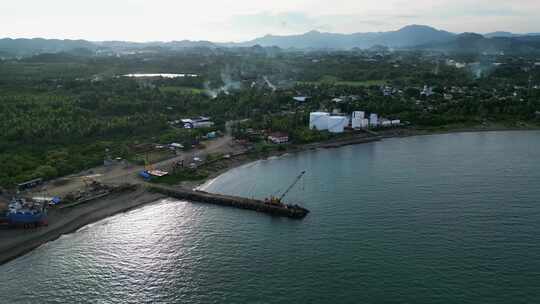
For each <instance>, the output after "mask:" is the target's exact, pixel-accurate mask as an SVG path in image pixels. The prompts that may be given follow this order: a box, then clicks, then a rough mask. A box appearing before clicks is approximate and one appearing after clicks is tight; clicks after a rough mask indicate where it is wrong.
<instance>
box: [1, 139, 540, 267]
mask: <svg viewBox="0 0 540 304" xmlns="http://www.w3.org/2000/svg"><path fill="white" fill-rule="evenodd" d="M539 130H540V129H504V128H486V129H473V128H469V129H456V130H448V131H444V130H443V131H429V130H418V129H394V130H387V132H381V133H380V134H379V135H377V136H375V135H371V136H365V135H366V134H362V133H359V134H355V135H353V136H351V137H347V138H338V139H333V140H329V141H324V142H317V143H310V144H304V145H298V146H289V147H287V149H285V150H283V151H278V150H275V151H271V152H268V153H264V154H252V153H244V154H239V155H237V156H234V157H233V158H231V159H223V160H222V161H219V162H216V163H214V164H210V165H208V166H212V165H218V167H217V168H216V167H210V169H214V170H213V172H211V173H210V174H209V176H208V177H207V178H205V179H204V180H200V181H190V182H182V183H180V184H179V185H177V186H175V187H182V188H190V189H204V188H205V187H207V186H208V185H210V184H211V183H212V182H213V181H214V180H216V179H217V178H219V177H220V176H221V175H223V174H226V173H227V172H229V171H231V170H233V169H236V168H239V167H241V166H244V165H247V164H251V163H255V162H258V161H262V160H265V159H269V158H271V157H280V156H283V155H285V154H293V153H301V152H305V151H310V150H318V149H335V148H340V147H344V146H349V145H359V144H365V143H372V142H377V141H381V140H383V139H389V138H404V137H414V136H426V135H443V134H458V133H476V132H478V133H481V132H507V131H539ZM392 131H393V132H392ZM360 135H364V136H360ZM165 198H167V197H166V196H165V195H161V194H156V193H151V192H149V191H148V190H147V189H146V187H145V186H144V185H143V184H141V185H138V188H137V189H136V190H134V191H132V192H127V193H118V194H112V195H110V196H107V197H104V198H101V199H98V200H96V201H94V202H92V203H91V204H85V205H83V206H80V207H75V208H68V209H70V210H67V211H64V212H62V211H61V210H53V212H51V214H50V216H49V218H50V219H51V222H52V223H51V224H50V225H49V226H47V227H41V228H37V230H28V229H17V230H11V229H0V244H2V245H0V265H3V264H6V263H8V262H9V261H12V260H14V259H16V258H18V257H20V256H23V255H25V254H27V253H29V252H30V251H32V250H34V249H36V248H38V247H39V246H41V245H43V244H45V243H48V242H50V241H54V240H56V239H58V238H59V237H60V236H62V235H65V234H70V233H74V232H76V231H77V230H79V229H81V228H82V227H84V226H87V225H89V224H92V223H95V222H98V221H100V220H103V219H106V218H109V217H111V216H114V215H117V214H121V213H125V212H129V211H131V210H134V209H138V208H140V207H142V206H144V205H147V204H150V203H153V202H156V201H158V200H160V199H165Z"/></svg>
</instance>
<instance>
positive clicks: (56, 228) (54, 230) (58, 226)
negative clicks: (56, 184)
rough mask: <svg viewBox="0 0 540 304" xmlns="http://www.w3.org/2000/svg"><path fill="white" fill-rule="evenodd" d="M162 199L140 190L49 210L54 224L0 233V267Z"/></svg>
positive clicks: (154, 194) (158, 195)
mask: <svg viewBox="0 0 540 304" xmlns="http://www.w3.org/2000/svg"><path fill="white" fill-rule="evenodd" d="M164 198H166V196H164V195H161V194H156V193H150V192H148V191H147V190H146V189H145V188H144V187H139V188H138V189H137V190H134V191H132V192H128V193H118V194H113V195H110V196H108V197H104V198H101V199H98V200H96V201H94V202H92V203H91V204H87V205H85V206H81V207H79V208H72V210H68V211H63V210H58V209H55V210H51V212H50V213H51V214H50V215H49V218H50V219H52V220H53V221H54V222H52V223H51V224H49V225H48V226H46V227H40V228H37V229H36V230H31V229H16V230H15V229H2V230H4V231H2V230H0V232H1V235H0V241H2V245H0V265H3V264H6V263H8V262H10V261H12V260H15V259H16V258H18V257H21V256H23V255H25V254H27V253H29V252H31V251H33V250H34V249H36V248H38V247H39V246H41V245H43V244H45V243H48V242H51V241H54V240H56V239H58V238H59V237H61V236H62V235H65V234H70V233H74V232H76V231H77V230H79V229H81V228H83V227H85V226H87V225H89V224H92V223H95V222H98V221H100V220H103V219H106V218H109V217H111V216H114V215H117V214H121V213H125V212H129V211H131V210H134V209H137V208H139V207H142V206H144V205H147V204H150V203H153V202H156V201H158V200H160V199H164Z"/></svg>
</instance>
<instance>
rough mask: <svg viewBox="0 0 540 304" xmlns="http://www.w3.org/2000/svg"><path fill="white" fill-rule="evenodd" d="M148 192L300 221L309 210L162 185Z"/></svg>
mask: <svg viewBox="0 0 540 304" xmlns="http://www.w3.org/2000/svg"><path fill="white" fill-rule="evenodd" d="M148 190H149V191H152V192H157V193H161V194H164V195H167V196H169V197H172V198H177V199H182V200H189V201H194V202H200V203H208V204H214V205H220V206H228V207H235V208H240V209H247V210H253V211H257V212H263V213H268V214H270V215H275V216H283V217H289V218H293V219H302V218H304V217H305V216H306V215H307V214H308V213H309V210H307V209H305V208H302V207H300V206H298V205H285V204H283V205H273V204H269V203H267V202H264V201H261V200H255V199H249V198H243V197H237V196H229V195H222V194H214V193H208V192H204V191H193V190H187V189H178V188H173V187H167V186H162V185H149V186H148Z"/></svg>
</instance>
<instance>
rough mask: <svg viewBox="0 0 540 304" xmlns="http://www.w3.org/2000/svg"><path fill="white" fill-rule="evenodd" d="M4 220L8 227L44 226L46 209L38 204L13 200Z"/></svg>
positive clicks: (43, 205) (23, 200) (41, 204)
mask: <svg viewBox="0 0 540 304" xmlns="http://www.w3.org/2000/svg"><path fill="white" fill-rule="evenodd" d="M6 220H7V222H8V224H10V225H14V226H17V225H36V226H37V225H46V224H47V208H46V205H45V204H43V203H39V202H34V201H28V200H25V199H13V200H12V202H11V203H10V204H9V211H8V213H7V216H6Z"/></svg>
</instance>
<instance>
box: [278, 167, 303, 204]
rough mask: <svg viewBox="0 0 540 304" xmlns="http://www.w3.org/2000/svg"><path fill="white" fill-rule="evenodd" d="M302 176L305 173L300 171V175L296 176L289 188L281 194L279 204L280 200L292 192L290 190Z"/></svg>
mask: <svg viewBox="0 0 540 304" xmlns="http://www.w3.org/2000/svg"><path fill="white" fill-rule="evenodd" d="M304 174H306V171H302V173H300V175H298V177H296V179H295V180H294V182H293V183H292V184H291V185H290V186H289V188H287V190H285V192H283V194H282V195H281V196H280V197H279V199H278V200H279V201H280V202H281V200H282V199H283V198H284V197H285V196H286V195H287V194H288V193H289V192H290V191H291V190H292V188H294V186H295V185H296V184H297V183H298V182H299V181H300V180H301V179H302V177H303V176H304Z"/></svg>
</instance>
